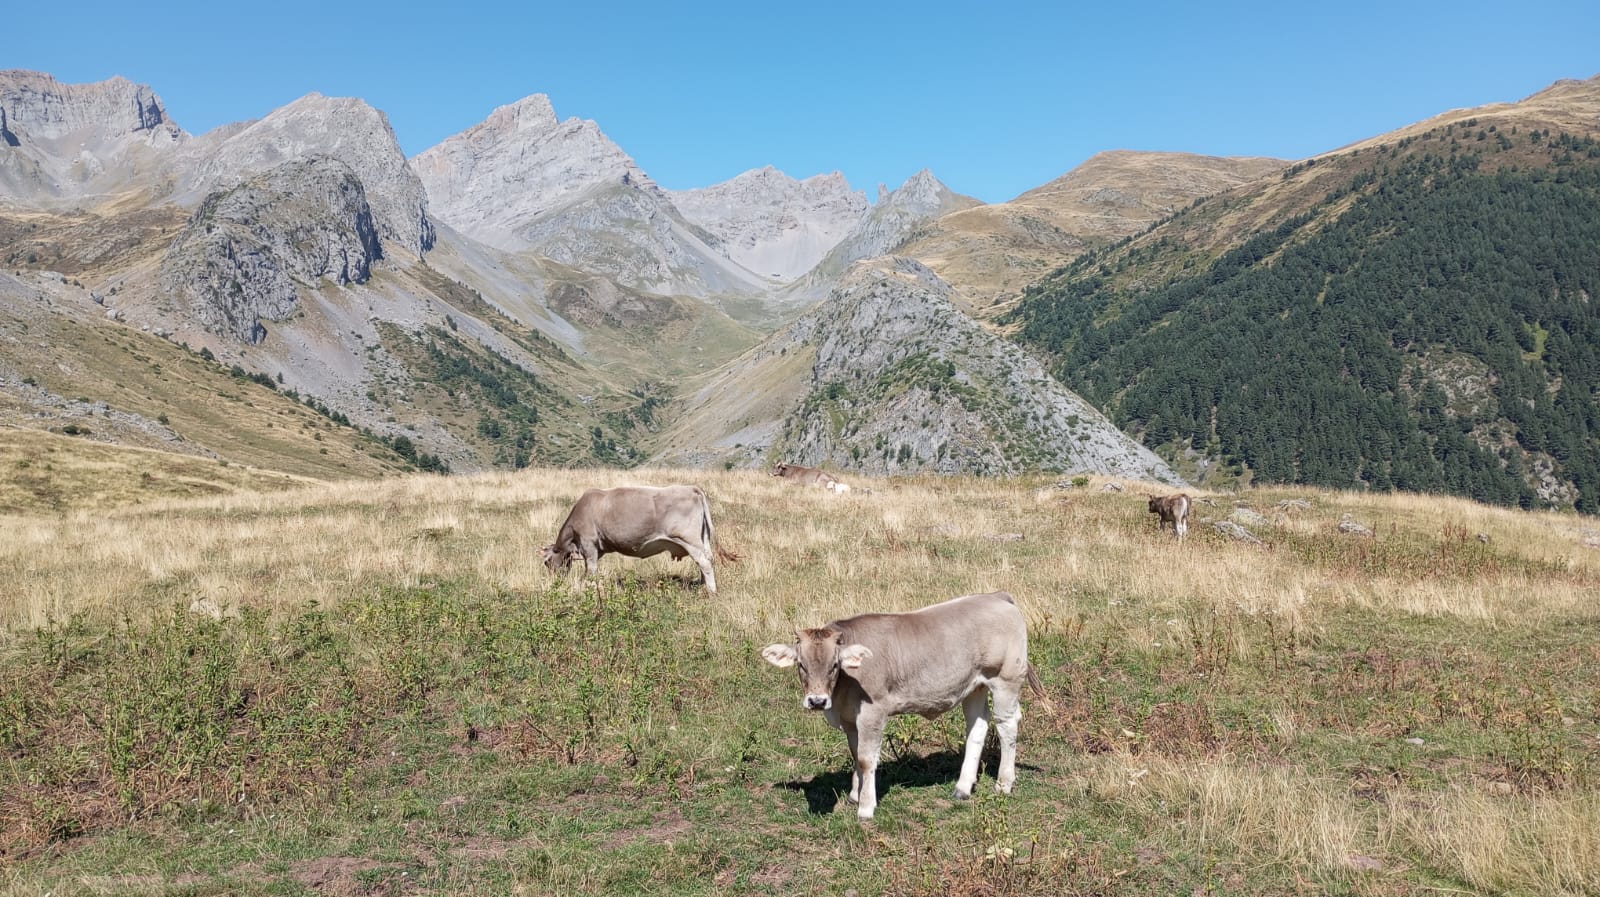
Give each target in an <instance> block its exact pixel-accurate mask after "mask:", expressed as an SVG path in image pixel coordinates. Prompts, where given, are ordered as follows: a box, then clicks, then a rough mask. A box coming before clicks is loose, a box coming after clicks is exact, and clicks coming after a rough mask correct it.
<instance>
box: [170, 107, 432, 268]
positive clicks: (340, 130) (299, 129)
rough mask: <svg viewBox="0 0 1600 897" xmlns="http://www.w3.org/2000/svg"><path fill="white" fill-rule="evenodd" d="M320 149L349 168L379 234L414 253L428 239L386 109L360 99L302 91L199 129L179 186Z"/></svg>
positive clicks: (190, 190) (203, 186) (217, 181)
mask: <svg viewBox="0 0 1600 897" xmlns="http://www.w3.org/2000/svg"><path fill="white" fill-rule="evenodd" d="M318 155H320V156H329V157H332V158H334V159H337V160H339V161H340V162H343V163H344V164H345V165H346V166H348V167H349V168H350V170H351V171H354V172H355V174H356V176H357V177H358V178H359V179H360V181H361V184H362V186H363V187H364V188H365V192H366V196H367V200H368V202H370V203H371V207H372V217H373V221H374V222H375V223H376V224H377V228H378V233H379V235H380V236H381V237H382V238H383V239H384V240H385V241H387V242H389V243H391V244H392V246H393V247H398V248H400V249H403V250H405V251H406V252H407V253H410V254H412V255H421V254H423V253H425V252H427V251H428V250H429V249H431V248H432V247H433V243H434V229H433V222H432V221H431V220H430V219H429V217H428V200H427V194H426V193H425V192H424V190H423V188H422V183H421V181H419V180H418V179H417V176H416V174H415V173H413V172H412V170H411V168H410V166H409V165H408V164H407V162H406V157H405V154H404V153H403V152H402V151H401V150H400V143H399V141H398V140H396V139H395V136H394V130H393V129H392V128H390V127H389V118H388V116H386V115H384V114H383V113H382V112H380V111H378V110H377V109H374V108H372V107H371V106H369V105H367V104H366V103H365V102H363V101H361V100H358V99H353V98H348V97H325V96H322V95H321V94H317V93H313V94H308V95H306V96H304V97H301V98H300V99H298V100H295V101H294V102H293V103H290V104H289V105H287V106H284V107H283V108H281V109H277V110H274V111H273V112H272V114H270V115H268V116H267V117H266V118H263V119H261V120H260V121H256V122H249V123H246V124H242V125H229V126H225V127H223V128H218V129H217V130H216V131H212V132H210V133H207V134H204V135H201V136H200V137H198V138H196V139H195V140H193V141H191V142H190V145H189V146H188V147H187V148H186V150H185V153H184V156H185V162H186V166H185V167H186V170H185V171H184V172H183V174H182V181H181V188H180V193H181V194H187V195H190V196H194V197H196V198H198V197H199V196H201V195H208V194H210V193H212V192H214V191H216V190H221V189H227V188H230V187H232V186H234V185H235V184H238V183H240V182H241V181H244V180H246V179H248V178H252V177H254V176H256V175H259V174H261V173H263V172H266V171H269V170H271V169H273V168H276V167H277V166H279V165H282V164H284V163H285V162H291V161H294V160H298V159H305V158H308V157H311V156H318ZM181 198H184V197H183V196H180V199H181Z"/></svg>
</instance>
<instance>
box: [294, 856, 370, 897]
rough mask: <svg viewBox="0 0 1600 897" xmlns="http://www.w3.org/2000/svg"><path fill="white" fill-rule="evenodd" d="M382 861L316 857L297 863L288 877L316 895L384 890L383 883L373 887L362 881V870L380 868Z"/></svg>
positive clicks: (349, 896) (340, 895)
mask: <svg viewBox="0 0 1600 897" xmlns="http://www.w3.org/2000/svg"><path fill="white" fill-rule="evenodd" d="M382 865H383V864H382V863H380V862H378V861H376V860H370V859H367V858H365V857H319V858H317V859H314V860H305V861H303V862H299V863H296V864H295V865H294V867H293V868H292V869H290V870H289V874H290V876H292V877H293V878H294V880H295V881H297V882H299V883H300V884H302V885H304V886H306V887H307V888H310V889H311V890H313V891H316V892H317V893H319V894H328V895H332V897H356V895H363V894H373V893H383V892H386V891H387V890H388V889H387V888H385V887H382V886H379V887H378V888H376V889H374V888H372V886H370V885H369V884H368V883H366V882H363V881H362V880H361V873H363V872H369V871H371V870H373V869H377V868H380V867H381V866H382Z"/></svg>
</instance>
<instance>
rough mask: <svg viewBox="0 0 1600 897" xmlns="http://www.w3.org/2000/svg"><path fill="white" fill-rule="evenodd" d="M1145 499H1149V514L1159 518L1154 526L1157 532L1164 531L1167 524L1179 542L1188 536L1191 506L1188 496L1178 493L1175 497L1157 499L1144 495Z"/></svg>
mask: <svg viewBox="0 0 1600 897" xmlns="http://www.w3.org/2000/svg"><path fill="white" fill-rule="evenodd" d="M1145 498H1148V499H1150V513H1152V514H1155V515H1157V516H1159V517H1160V518H1161V520H1160V522H1159V523H1157V524H1156V529H1157V530H1158V531H1159V530H1164V529H1166V528H1167V524H1169V523H1170V524H1172V529H1173V532H1176V533H1177V534H1178V538H1179V539H1180V540H1182V539H1183V537H1184V536H1186V535H1188V533H1189V508H1190V504H1191V503H1190V501H1189V496H1187V495H1184V494H1183V493H1182V492H1179V493H1178V494H1176V495H1168V496H1165V497H1162V498H1157V497H1156V496H1154V495H1151V494H1149V493H1145Z"/></svg>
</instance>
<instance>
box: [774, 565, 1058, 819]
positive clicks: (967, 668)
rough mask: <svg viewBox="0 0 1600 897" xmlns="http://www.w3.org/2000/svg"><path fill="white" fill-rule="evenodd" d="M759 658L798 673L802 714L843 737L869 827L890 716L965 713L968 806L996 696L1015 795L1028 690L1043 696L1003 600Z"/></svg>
mask: <svg viewBox="0 0 1600 897" xmlns="http://www.w3.org/2000/svg"><path fill="white" fill-rule="evenodd" d="M761 656H762V657H764V658H766V660H767V662H768V663H771V664H772V665H773V666H779V667H788V666H797V667H798V668H799V673H800V683H801V685H802V686H804V688H805V697H804V698H803V699H802V700H801V706H802V707H804V708H806V709H807V710H820V711H822V713H823V715H824V716H825V717H826V718H827V720H828V723H829V725H832V726H837V727H838V728H839V729H842V730H843V731H844V734H845V738H846V739H847V740H848V741H849V745H850V757H851V759H852V760H853V761H854V762H855V768H854V770H853V771H852V773H851V776H850V799H851V800H852V801H854V802H855V803H856V816H858V817H860V818H861V819H871V818H872V814H873V811H874V810H876V809H877V806H878V787H877V780H876V774H877V770H878V750H879V748H880V747H882V745H883V729H884V726H885V725H886V724H887V723H888V721H889V717H891V716H898V715H900V714H906V713H917V714H921V715H922V716H924V717H927V718H928V719H934V718H935V717H938V716H939V715H941V714H943V713H944V712H945V711H947V710H949V709H950V708H952V707H954V706H956V705H957V704H960V705H961V710H962V712H963V713H965V714H966V717H967V748H966V756H965V758H964V759H963V760H962V763H961V777H960V778H959V779H957V780H956V792H955V796H956V798H957V799H958V800H966V799H967V798H969V797H971V796H972V788H973V786H974V785H975V784H977V781H978V761H979V758H980V755H981V754H982V753H983V741H984V738H985V737H987V735H988V731H989V715H990V711H989V696H990V695H993V696H994V717H995V719H996V723H995V727H996V728H997V729H998V730H999V732H1000V774H999V778H998V782H997V783H996V784H997V786H998V787H999V789H1000V791H1002V792H1005V793H1008V794H1009V793H1010V791H1011V784H1012V782H1014V781H1015V780H1016V777H1017V723H1018V722H1019V721H1020V720H1021V719H1022V702H1021V696H1022V686H1023V683H1024V682H1026V683H1027V684H1028V685H1029V686H1031V687H1032V688H1033V690H1034V691H1035V692H1037V693H1039V694H1041V695H1042V694H1043V693H1044V689H1043V687H1042V686H1040V684H1039V677H1038V675H1037V674H1036V673H1034V671H1033V669H1032V668H1031V667H1029V666H1028V626H1027V622H1026V621H1025V620H1023V618H1022V611H1020V610H1018V609H1017V605H1016V602H1014V601H1013V600H1012V599H1011V596H1010V595H1009V594H1007V593H1005V592H991V593H989V594H987V595H965V596H963V597H960V598H954V599H951V600H949V601H946V602H944V603H942V604H935V605H933V606H932V607H925V608H923V609H922V610H918V611H912V612H910V613H903V614H862V615H860V616H856V617H850V618H849V619H846V620H835V621H833V622H832V623H829V624H828V625H827V626H824V627H821V628H819V629H802V630H800V631H799V632H797V633H796V641H795V642H794V643H793V644H779V645H768V646H767V647H766V648H764V649H762V651H761Z"/></svg>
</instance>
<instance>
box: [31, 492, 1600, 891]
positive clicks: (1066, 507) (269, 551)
mask: <svg viewBox="0 0 1600 897" xmlns="http://www.w3.org/2000/svg"><path fill="white" fill-rule="evenodd" d="M669 482H697V483H700V484H702V485H704V486H705V487H706V488H707V491H708V492H709V493H710V495H711V497H712V507H713V512H714V516H715V520H716V524H717V532H718V536H719V538H720V540H721V541H722V543H723V544H724V546H725V547H727V548H729V549H731V550H732V551H734V552H736V553H737V554H739V555H741V559H740V560H739V561H737V562H733V563H724V564H721V565H719V568H718V579H719V585H720V586H721V588H722V592H721V593H720V594H719V595H717V596H716V597H715V598H711V597H708V596H706V595H705V594H704V592H703V591H702V590H701V589H699V588H698V587H697V586H695V585H693V584H692V583H690V582H689V581H688V580H687V577H689V576H691V573H692V571H693V567H692V565H691V564H690V563H689V562H687V561H683V562H679V563H678V564H676V565H674V564H672V563H671V562H668V561H666V560H665V559H662V558H658V559H654V560H650V561H633V560H629V559H625V558H619V557H616V556H609V557H607V558H605V559H603V560H602V561H601V573H600V576H599V577H598V579H597V582H596V584H595V585H593V586H589V587H586V586H584V585H581V584H579V583H578V582H576V581H570V582H569V581H566V580H560V581H558V580H556V579H555V578H554V577H551V576H550V575H549V574H547V573H546V572H545V570H544V568H543V567H542V566H541V565H540V564H539V563H538V557H537V549H538V547H539V546H540V545H543V544H545V543H547V542H549V541H550V540H551V539H552V538H553V536H554V534H555V530H556V527H557V526H558V524H559V523H560V521H561V519H562V517H563V516H564V515H565V513H566V511H567V509H568V508H569V507H570V505H571V502H572V501H573V499H574V498H575V497H576V496H577V494H578V493H579V492H581V491H582V489H584V488H587V487H591V486H609V485H618V484H622V483H652V484H664V483H669ZM1104 482H1105V481H1103V480H1099V479H1096V480H1092V481H1090V482H1089V483H1088V484H1087V485H1084V486H1081V487H1076V488H1056V487H1055V486H1054V485H1053V483H1052V481H1051V480H1048V479H1042V478H1036V479H1023V480H1006V481H1000V480H978V479H944V478H923V479H907V480H891V481H881V482H872V483H870V485H871V486H872V487H873V490H874V491H872V492H871V493H865V492H864V491H863V490H861V489H859V487H858V490H857V491H856V492H855V493H853V494H851V495H849V496H835V495H832V494H831V493H826V492H823V491H821V490H811V489H804V488H799V487H795V486H792V485H790V484H788V483H785V482H781V481H777V480H774V479H772V478H769V477H766V476H764V475H762V474H759V473H749V472H705V471H695V472H684V471H653V470H643V471H627V472H623V471H610V470H581V471H579V470H562V471H556V470H529V471H523V472H520V473H516V474H488V475H481V476H462V477H434V476H426V475H419V476H412V477H407V478H397V479H386V480H376V481H359V482H347V483H337V484H312V485H305V486H300V487H290V488H285V489H279V490H278V491H273V492H270V493H257V492H236V493H230V494H226V495H219V496H211V497H203V498H184V499H159V498H158V499H155V500H148V501H145V502H144V503H142V504H139V505H137V506H126V505H124V506H105V507H98V508H91V509H77V510H68V511H65V512H61V513H55V514H48V515H47V514H41V513H12V514H7V515H0V583H3V585H0V594H3V596H4V597H3V599H0V892H3V893H7V894H16V895H27V897H43V895H46V894H49V895H54V897H60V895H79V894H82V895H104V894H151V895H156V894H172V895H177V894H184V895H206V894H311V893H317V894H340V895H350V894H383V895H407V894H422V893H451V894H523V895H547V894H548V895H565V894H576V893H618V894H729V893H784V894H846V893H849V894H855V895H860V897H866V895H878V894H888V895H909V894H925V893H939V894H943V895H950V897H958V895H1010V894H1016V895H1036V894H1074V895H1077V894H1082V895H1090V894H1150V895H1156V894H1162V895H1165V894H1176V893H1183V894H1223V893H1231V894H1241V893H1250V894H1325V893H1333V894H1422V893H1427V894H1530V895H1531V894H1591V893H1596V892H1597V891H1600V549H1597V548H1595V547H1591V546H1590V545H1586V544H1585V542H1589V543H1600V522H1597V521H1595V520H1592V519H1589V518H1579V517H1575V516H1572V515H1560V514H1553V513H1525V512H1514V511H1507V510H1502V509H1497V508H1489V507H1485V506H1480V505H1474V504H1472V503H1470V502H1466V501H1462V500H1458V499H1448V498H1421V497H1416V496H1377V495H1365V494H1354V493H1332V492H1320V491H1316V490H1308V489H1262V490H1253V491H1249V492H1246V493H1242V494H1240V495H1222V494H1217V495H1212V496H1208V498H1209V503H1203V504H1199V505H1198V506H1197V514H1198V515H1199V516H1201V517H1202V518H1204V517H1214V518H1218V519H1220V518H1223V517H1226V516H1228V515H1229V514H1231V513H1232V512H1233V511H1234V509H1235V505H1236V504H1244V505H1247V506H1248V507H1250V508H1251V509H1253V510H1254V511H1256V512H1258V513H1260V514H1262V515H1264V516H1265V518H1266V520H1267V522H1266V523H1259V522H1258V523H1256V524H1254V525H1252V526H1251V527H1250V528H1251V529H1252V530H1253V531H1254V532H1255V534H1256V535H1257V536H1259V537H1260V538H1261V539H1262V540H1263V542H1264V544H1262V545H1251V544H1245V543H1242V542H1237V541H1234V540H1233V539H1231V538H1229V537H1228V536H1226V535H1224V534H1222V533H1220V532H1218V531H1217V530H1215V529H1214V528H1212V527H1211V526H1210V525H1208V524H1205V523H1203V522H1202V523H1196V524H1194V525H1192V527H1191V532H1190V536H1189V539H1188V540H1187V542H1185V543H1182V544H1180V543H1178V542H1176V541H1175V540H1174V539H1173V538H1172V537H1171V535H1170V533H1169V534H1165V535H1158V534H1157V530H1156V520H1155V518H1154V517H1153V516H1151V515H1149V514H1147V513H1146V512H1145V509H1144V501H1143V499H1142V498H1140V497H1138V495H1137V494H1136V487H1135V486H1133V485H1132V484H1130V488H1129V490H1128V491H1126V492H1120V493H1119V492H1107V491H1103V489H1102V486H1103V484H1104ZM861 485H867V484H861ZM1291 500H1303V504H1301V503H1298V502H1292V501H1291ZM1280 503H1283V504H1280ZM1347 515H1348V517H1349V519H1351V520H1354V521H1356V522H1359V523H1361V524H1363V525H1365V526H1367V527H1369V528H1370V529H1371V530H1372V531H1373V533H1374V534H1373V535H1370V536H1364V535H1352V534H1346V533H1342V532H1340V531H1339V529H1338V526H1339V523H1340V522H1341V520H1343V519H1345V518H1346V516H1347ZM1480 534H1481V535H1482V538H1480ZM994 589H1006V590H1008V591H1010V592H1012V593H1013V594H1014V595H1015V596H1016V597H1017V601H1018V603H1019V605H1020V606H1021V607H1022V608H1023V610H1024V612H1025V613H1026V615H1027V617H1028V619H1029V621H1030V632H1031V646H1030V653H1031V655H1032V658H1033V661H1034V663H1035V665H1036V666H1037V668H1038V670H1039V673H1040V676H1041V678H1042V679H1043V681H1044V684H1045V686H1046V690H1047V692H1048V695H1049V699H1048V701H1044V700H1040V699H1038V698H1037V697H1035V696H1033V695H1031V694H1025V695H1024V716H1023V720H1022V726H1021V737H1020V745H1019V754H1018V759H1019V771H1018V780H1017V787H1016V791H1015V792H1014V793H1013V794H1012V795H1010V796H1008V797H1003V796H1000V795H997V794H995V793H994V790H993V781H994V780H993V768H992V766H993V763H994V762H995V756H994V751H993V744H992V743H991V751H990V752H989V754H987V755H986V764H987V765H986V767H985V770H984V776H983V778H982V779H981V780H980V782H979V788H978V793H977V795H976V796H975V799H974V800H973V801H971V802H970V803H957V802H955V801H953V800H952V799H951V789H952V788H953V786H954V783H955V778H956V775H957V772H958V769H959V765H960V749H961V743H962V735H961V726H960V714H959V713H953V714H949V715H947V716H946V717H944V718H942V719H940V720H937V721H932V722H930V721H926V720H922V719H920V718H902V719H899V720H897V721H896V722H895V723H894V724H893V726H892V727H891V730H890V733H891V734H890V738H889V741H888V744H887V745H886V748H885V752H884V758H883V763H882V765H881V766H880V769H879V791H880V800H881V803H880V806H879V808H878V815H877V819H876V820H875V821H874V822H873V823H871V824H868V825H865V826H863V825H861V824H858V823H857V821H856V818H855V815H854V810H853V808H852V807H851V806H849V805H848V803H847V802H846V801H845V799H844V795H845V793H847V792H848V790H849V769H848V758H847V754H846V751H845V745H844V738H843V736H842V735H841V734H840V733H838V732H837V731H833V730H829V729H828V728H827V727H826V725H825V724H824V722H823V721H822V719H821V717H820V715H819V714H806V713H804V712H803V711H802V710H801V709H800V700H799V699H800V694H799V690H798V684H797V682H796V681H795V677H794V674H793V672H792V671H788V670H778V669H774V668H772V667H770V666H768V665H767V664H765V663H764V662H763V661H762V660H761V659H760V657H759V653H758V652H759V650H760V648H761V647H762V646H763V645H765V644H768V643H770V642H774V641H782V640H787V639H789V638H791V637H792V633H793V630H794V629H795V628H797V627H803V626H814V625H820V624H822V623H824V622H826V621H828V620H830V619H834V618H837V617H841V616H846V615H849V614H853V613H858V612H862V611H867V610H909V609H913V608H916V607H920V606H923V605H925V604H929V603H933V602H935V601H940V600H944V599H946V598H949V597H953V596H955V595H959V594H964V593H970V592H977V591H988V590H994Z"/></svg>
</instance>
